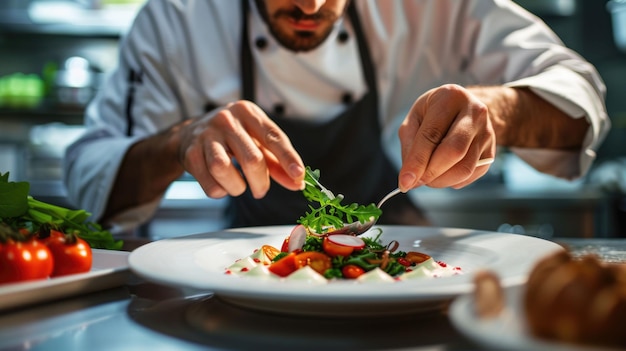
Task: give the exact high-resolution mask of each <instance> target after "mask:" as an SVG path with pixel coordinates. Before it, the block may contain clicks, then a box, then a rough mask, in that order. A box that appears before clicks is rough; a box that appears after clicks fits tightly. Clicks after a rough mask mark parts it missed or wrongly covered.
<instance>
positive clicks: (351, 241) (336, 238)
mask: <svg viewBox="0 0 626 351" xmlns="http://www.w3.org/2000/svg"><path fill="white" fill-rule="evenodd" d="M328 240H329V241H331V242H332V243H333V244H337V245H343V246H349V247H352V248H355V249H362V248H364V247H365V241H363V239H361V238H359V237H358V236H354V235H349V234H333V235H329V236H328Z"/></svg>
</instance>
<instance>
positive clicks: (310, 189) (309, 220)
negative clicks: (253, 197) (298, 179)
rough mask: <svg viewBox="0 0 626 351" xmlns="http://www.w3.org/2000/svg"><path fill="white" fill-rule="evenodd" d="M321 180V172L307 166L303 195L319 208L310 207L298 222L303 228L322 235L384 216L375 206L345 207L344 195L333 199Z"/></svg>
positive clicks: (354, 205) (354, 204)
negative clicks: (350, 224) (326, 191)
mask: <svg viewBox="0 0 626 351" xmlns="http://www.w3.org/2000/svg"><path fill="white" fill-rule="evenodd" d="M319 179H320V171H319V170H311V168H310V167H309V166H307V167H306V173H305V176H304V182H305V187H304V190H303V191H302V193H303V195H304V197H305V198H306V199H307V200H309V201H310V202H313V203H317V204H318V207H313V206H312V205H309V211H308V212H307V213H305V215H304V216H302V217H300V219H299V220H298V223H300V224H302V225H303V226H305V227H307V228H309V229H311V230H313V231H314V232H316V233H319V234H322V233H325V232H327V231H328V230H330V229H333V228H335V229H336V228H340V227H342V226H343V225H344V224H345V223H352V222H356V221H359V222H361V223H364V222H367V221H369V220H370V218H372V217H374V218H375V219H378V217H380V215H381V214H382V211H381V210H380V209H379V208H378V207H376V205H375V204H369V205H366V206H364V205H359V204H356V203H352V204H349V205H343V204H342V203H341V201H342V200H343V196H342V195H337V196H336V197H335V198H334V199H331V198H330V197H329V196H328V195H327V194H326V193H325V192H323V191H322V187H321V186H320V185H319Z"/></svg>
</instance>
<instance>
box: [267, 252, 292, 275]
mask: <svg viewBox="0 0 626 351" xmlns="http://www.w3.org/2000/svg"><path fill="white" fill-rule="evenodd" d="M295 257H296V253H295V252H290V253H289V254H287V255H286V256H285V257H283V258H281V259H280V260H278V261H276V262H273V263H272V264H270V265H269V267H267V269H268V270H269V271H270V272H272V273H274V274H276V275H279V276H281V277H286V276H288V275H289V274H291V273H293V272H294V271H295V270H296V269H298V267H296V262H295Z"/></svg>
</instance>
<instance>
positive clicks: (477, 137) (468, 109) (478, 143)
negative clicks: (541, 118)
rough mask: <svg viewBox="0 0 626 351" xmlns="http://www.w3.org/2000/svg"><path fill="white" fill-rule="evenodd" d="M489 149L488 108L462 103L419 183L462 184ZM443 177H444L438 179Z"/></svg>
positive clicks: (492, 139)
mask: <svg viewBox="0 0 626 351" xmlns="http://www.w3.org/2000/svg"><path fill="white" fill-rule="evenodd" d="M491 149H495V134H494V131H493V128H492V126H491V123H490V121H489V116H488V109H487V107H486V106H485V105H484V104H482V103H481V102H479V101H478V100H473V101H472V100H470V101H468V102H467V103H464V104H463V108H462V109H461V111H459V113H458V114H457V116H456V117H455V120H454V122H453V123H452V125H451V126H450V128H449V129H448V132H447V134H446V136H445V137H444V138H443V139H442V140H441V143H440V144H439V145H438V146H437V148H436V149H435V151H434V152H433V154H432V156H431V158H430V162H429V163H428V166H427V168H426V170H425V171H424V173H423V175H422V178H421V179H420V181H421V182H422V183H423V184H426V185H429V186H435V187H445V186H451V185H453V184H456V183H459V182H462V181H464V180H465V179H467V178H469V177H470V176H471V175H472V174H473V173H474V169H475V168H476V163H477V162H478V160H479V158H480V157H481V155H482V154H484V150H487V152H488V154H487V155H486V156H485V157H493V155H492V154H491ZM444 174H445V177H442V175H444ZM435 179H436V180H437V181H436V182H435Z"/></svg>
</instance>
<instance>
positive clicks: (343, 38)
mask: <svg viewBox="0 0 626 351" xmlns="http://www.w3.org/2000/svg"><path fill="white" fill-rule="evenodd" d="M348 39H350V34H348V32H346V31H345V30H342V31H341V32H339V35H337V40H339V42H340V43H342V44H343V43H345V42H347V41H348Z"/></svg>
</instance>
